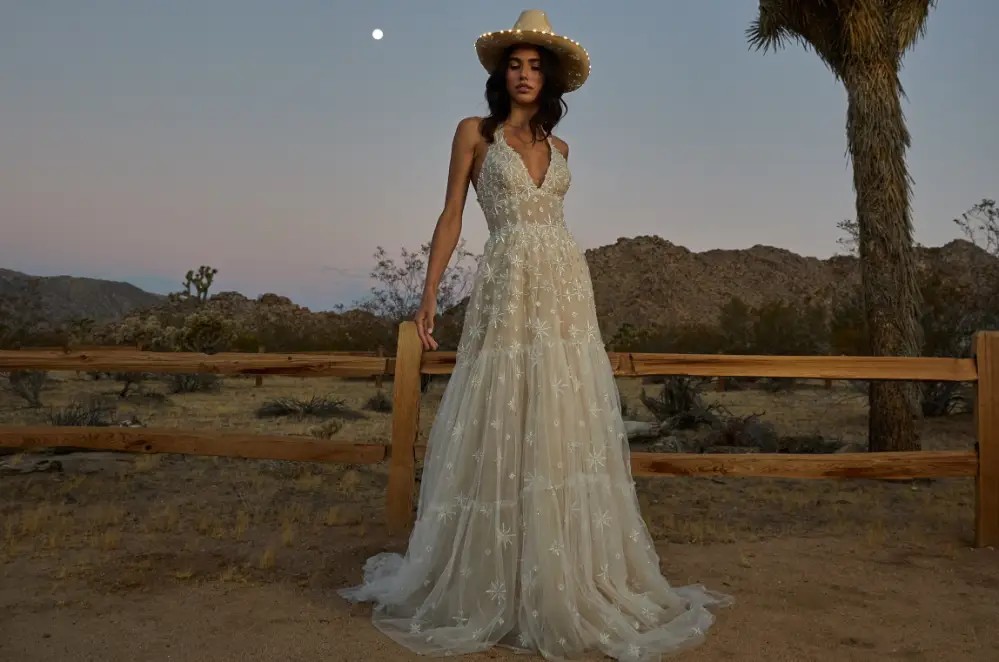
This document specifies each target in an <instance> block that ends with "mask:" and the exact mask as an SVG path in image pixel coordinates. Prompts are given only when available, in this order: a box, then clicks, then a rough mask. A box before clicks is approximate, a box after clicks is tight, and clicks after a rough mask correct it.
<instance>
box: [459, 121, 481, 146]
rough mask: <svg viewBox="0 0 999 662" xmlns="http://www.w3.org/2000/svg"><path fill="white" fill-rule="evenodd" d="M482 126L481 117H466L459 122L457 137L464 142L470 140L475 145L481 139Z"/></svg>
mask: <svg viewBox="0 0 999 662" xmlns="http://www.w3.org/2000/svg"><path fill="white" fill-rule="evenodd" d="M480 126H482V118H481V117H466V118H464V119H462V120H461V121H460V122H458V128H457V130H456V131H455V137H456V138H458V139H460V140H462V142H470V143H472V144H473V145H474V144H475V143H477V142H478V141H479V138H480V137H481V136H480V134H479V127H480Z"/></svg>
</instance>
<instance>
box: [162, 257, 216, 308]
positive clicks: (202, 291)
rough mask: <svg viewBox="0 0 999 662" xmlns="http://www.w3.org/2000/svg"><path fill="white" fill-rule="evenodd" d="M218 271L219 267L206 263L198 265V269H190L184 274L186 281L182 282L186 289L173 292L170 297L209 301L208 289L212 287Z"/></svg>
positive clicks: (176, 299) (180, 299)
mask: <svg viewBox="0 0 999 662" xmlns="http://www.w3.org/2000/svg"><path fill="white" fill-rule="evenodd" d="M218 272H219V270H218V269H216V268H214V267H209V266H208V265H204V264H203V265H201V266H200V267H198V270H197V271H195V270H193V269H189V270H188V272H187V273H186V274H184V282H182V283H181V286H182V287H183V288H184V289H183V290H181V291H179V292H173V293H171V294H170V298H171V299H172V300H175V301H196V302H198V303H204V302H206V301H208V290H210V289H211V288H212V285H213V284H214V282H215V276H216V274H218ZM192 288H193V289H194V291H193V292H192V291H191V289H192Z"/></svg>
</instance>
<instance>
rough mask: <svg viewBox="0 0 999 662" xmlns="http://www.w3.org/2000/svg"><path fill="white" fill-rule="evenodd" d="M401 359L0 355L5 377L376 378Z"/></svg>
mask: <svg viewBox="0 0 999 662" xmlns="http://www.w3.org/2000/svg"><path fill="white" fill-rule="evenodd" d="M394 366H395V360H394V359H391V358H379V357H375V356H354V355H350V354H324V353H316V354H311V353H303V354H299V353H288V354H278V353H273V354H264V353H248V352H220V353H218V354H201V353H197V352H147V351H141V350H137V349H131V348H129V349H106V348H99V349H91V350H82V351H81V350H73V349H71V350H68V351H66V350H58V349H43V350H36V349H18V350H13V351H3V352H0V372H4V371H9V370H56V371H57V370H76V371H99V372H153V373H210V374H216V375H285V376H289V377H373V376H375V375H384V374H391V373H392V372H393V370H394Z"/></svg>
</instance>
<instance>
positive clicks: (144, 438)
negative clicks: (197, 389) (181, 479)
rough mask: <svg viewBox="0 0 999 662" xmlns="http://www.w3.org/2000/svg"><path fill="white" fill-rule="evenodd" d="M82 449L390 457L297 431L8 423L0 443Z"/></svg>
mask: <svg viewBox="0 0 999 662" xmlns="http://www.w3.org/2000/svg"><path fill="white" fill-rule="evenodd" d="M4 446H5V447H7V448H19V449H21V450H31V449H38V448H85V449H88V450H108V451H124V452H132V453H179V454H183V455H208V456H215V457H236V458H244V459H254V460H291V461H296V462H337V463H343V464H373V463H376V462H381V461H383V460H384V459H385V458H387V457H388V456H389V453H388V446H386V445H385V444H356V443H349V442H333V441H324V440H321V439H313V438H311V437H304V436H303V437H299V436H295V435H278V434H255V433H239V432H193V431H190V430H174V429H173V428H124V427H69V426H45V427H41V426H6V427H0V447H4Z"/></svg>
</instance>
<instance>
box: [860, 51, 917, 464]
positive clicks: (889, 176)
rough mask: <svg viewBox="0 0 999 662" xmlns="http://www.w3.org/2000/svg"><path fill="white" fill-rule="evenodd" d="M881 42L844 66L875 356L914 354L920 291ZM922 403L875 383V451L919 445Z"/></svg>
mask: <svg viewBox="0 0 999 662" xmlns="http://www.w3.org/2000/svg"><path fill="white" fill-rule="evenodd" d="M880 46H881V48H880V49H878V48H877V47H875V48H872V49H871V52H869V53H866V54H865V55H866V56H867V57H866V58H857V59H856V60H853V61H851V62H850V63H849V64H848V65H847V66H845V67H844V71H843V82H844V83H845V87H846V90H847V95H848V104H849V105H848V110H847V140H848V143H849V149H850V155H851V158H852V161H853V182H854V188H855V189H856V194H857V225H858V227H859V231H860V242H859V249H860V265H861V284H862V288H863V294H864V308H865V312H866V318H867V328H868V333H869V334H870V335H869V339H870V347H871V350H872V353H873V354H875V355H878V356H892V355H898V356H915V355H917V354H918V352H919V346H920V343H919V335H920V332H919V328H918V319H919V318H918V302H919V290H918V286H917V283H916V273H915V260H914V250H913V244H912V222H911V217H910V210H909V185H910V181H909V173H908V170H907V168H906V164H905V150H906V148H907V147H908V145H909V133H908V130H907V129H906V126H905V119H904V116H903V113H902V105H901V94H902V90H901V84H900V82H899V80H898V53H897V50H896V45H895V44H894V42H892V41H891V40H887V39H886V40H884V43H883V44H882V45H880ZM865 59H866V61H864V60H865ZM917 407H918V392H917V388H916V385H914V384H911V383H907V382H872V383H871V386H870V422H869V435H870V436H869V443H870V450H872V451H888V450H915V449H917V448H918V445H919V444H918V440H917V437H916V430H915V424H914V415H915V410H916V408H917Z"/></svg>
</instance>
